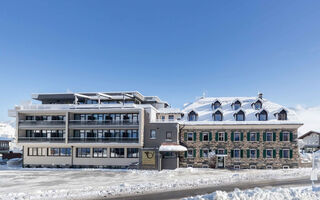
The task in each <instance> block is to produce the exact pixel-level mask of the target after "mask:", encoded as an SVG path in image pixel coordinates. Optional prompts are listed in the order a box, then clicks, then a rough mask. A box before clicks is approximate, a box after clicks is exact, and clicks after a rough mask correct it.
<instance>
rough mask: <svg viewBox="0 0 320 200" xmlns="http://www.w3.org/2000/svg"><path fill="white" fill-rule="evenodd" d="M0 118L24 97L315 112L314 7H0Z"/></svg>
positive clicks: (269, 0) (165, 0)
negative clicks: (215, 103) (109, 94)
mask: <svg viewBox="0 0 320 200" xmlns="http://www.w3.org/2000/svg"><path fill="white" fill-rule="evenodd" d="M0 69H1V71H0V89H1V101H0V121H3V120H8V119H9V118H8V117H7V110H8V109H9V108H13V106H14V105H15V104H20V103H21V102H22V101H25V100H29V99H30V98H31V93H45V92H66V91H73V92H83V91H120V90H137V91H140V92H141V93H142V94H144V95H157V96H159V97H160V98H161V99H163V100H166V101H168V102H169V103H170V104H172V106H174V107H182V105H183V104H184V103H186V102H190V101H193V100H194V99H195V98H196V97H199V96H201V95H202V93H203V92H205V93H206V95H207V96H254V95H256V94H257V93H258V91H261V92H263V93H264V96H265V97H266V98H268V99H270V100H272V101H275V102H277V103H280V104H283V105H286V106H289V107H291V106H295V105H297V104H302V105H305V106H317V105H320V78H319V77H320V1H318V0H314V1H312V0H305V1H301V0H300V1H294V0H290V1H285V0H281V1H279V0H265V1H257V0H252V1H249V0H246V1H238V0H235V1H231V0H228V1H221V0H209V1H206V0H201V1H187V0H181V1H178V0H175V1H172V0H161V1H150V0H145V1H139V0H134V1H133V0H128V1H125V0H117V1H116V0H114V1H111V0H109V1H106V0H103V1H80V0H75V1H71V0H68V1H59V0H54V1H46V0H39V1H1V0H0Z"/></svg>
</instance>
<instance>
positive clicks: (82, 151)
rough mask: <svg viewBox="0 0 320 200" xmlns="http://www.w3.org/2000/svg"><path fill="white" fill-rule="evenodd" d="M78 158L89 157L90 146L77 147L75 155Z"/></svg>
mask: <svg viewBox="0 0 320 200" xmlns="http://www.w3.org/2000/svg"><path fill="white" fill-rule="evenodd" d="M76 157H78V158H90V157H91V151H90V148H77V155H76Z"/></svg>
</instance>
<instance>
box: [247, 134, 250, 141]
mask: <svg viewBox="0 0 320 200" xmlns="http://www.w3.org/2000/svg"><path fill="white" fill-rule="evenodd" d="M247 141H250V132H248V133H247Z"/></svg>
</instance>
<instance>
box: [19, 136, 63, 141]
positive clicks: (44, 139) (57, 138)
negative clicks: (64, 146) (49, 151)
mask: <svg viewBox="0 0 320 200" xmlns="http://www.w3.org/2000/svg"><path fill="white" fill-rule="evenodd" d="M18 141H19V142H65V138H63V137H50V138H48V137H19V138H18Z"/></svg>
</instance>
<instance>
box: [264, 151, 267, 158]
mask: <svg viewBox="0 0 320 200" xmlns="http://www.w3.org/2000/svg"><path fill="white" fill-rule="evenodd" d="M266 157H267V150H265V149H263V158H266Z"/></svg>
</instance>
